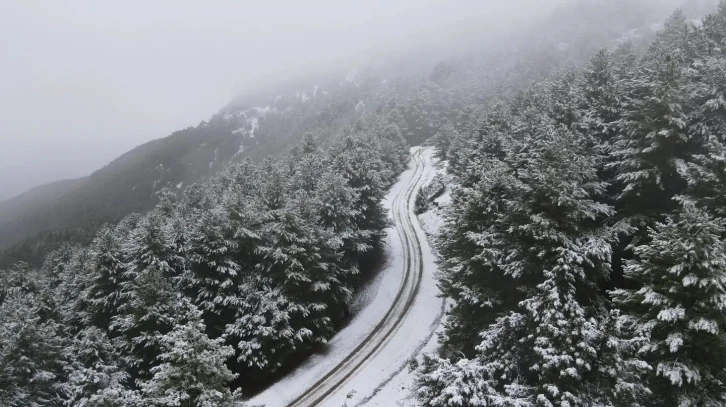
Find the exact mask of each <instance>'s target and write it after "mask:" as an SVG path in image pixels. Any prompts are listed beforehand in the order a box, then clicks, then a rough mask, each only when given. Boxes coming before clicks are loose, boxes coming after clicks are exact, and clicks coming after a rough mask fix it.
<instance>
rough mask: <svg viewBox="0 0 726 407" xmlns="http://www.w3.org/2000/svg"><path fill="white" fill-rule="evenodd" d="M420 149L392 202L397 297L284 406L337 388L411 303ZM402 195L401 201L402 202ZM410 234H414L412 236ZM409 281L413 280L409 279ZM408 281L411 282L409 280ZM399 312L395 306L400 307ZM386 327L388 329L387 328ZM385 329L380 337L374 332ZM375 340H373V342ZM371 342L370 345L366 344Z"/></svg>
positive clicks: (416, 273)
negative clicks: (400, 273) (400, 267)
mask: <svg viewBox="0 0 726 407" xmlns="http://www.w3.org/2000/svg"><path fill="white" fill-rule="evenodd" d="M422 152H423V149H419V150H418V151H416V152H415V153H413V154H412V159H413V162H414V165H415V172H414V174H413V175H412V177H411V179H410V180H409V182H408V183H407V186H406V188H404V189H403V190H402V192H401V193H399V194H398V195H397V196H396V198H395V200H394V202H393V205H392V210H391V215H392V217H393V220H394V223H395V224H396V229H397V230H398V234H399V238H400V239H401V242H402V243H403V246H404V247H405V250H404V269H405V270H406V271H405V275H404V278H403V283H402V284H401V287H400V289H399V291H398V293H397V294H396V298H395V300H394V302H393V304H392V305H391V307H390V308H389V310H388V312H387V313H386V315H385V316H384V317H383V319H382V320H381V321H380V322H379V323H378V325H376V327H375V328H374V329H373V331H372V332H371V333H370V334H369V335H368V336H367V337H366V338H365V340H363V341H362V342H361V343H360V344H359V345H358V346H357V347H356V348H355V349H354V350H353V351H352V352H351V353H350V354H349V355H348V356H346V358H345V359H343V361H341V362H340V363H339V364H338V365H336V366H335V367H334V368H333V369H331V370H330V371H329V372H328V373H327V374H326V375H325V376H323V377H322V378H321V379H320V380H318V381H317V382H316V383H315V384H313V385H312V386H311V387H310V388H308V389H307V390H306V391H305V392H304V393H303V394H301V395H300V396H298V397H297V398H296V399H295V400H293V401H292V402H291V403H289V404H287V407H302V406H307V407H313V406H317V405H319V404H321V403H322V402H323V401H324V400H325V399H326V398H327V397H328V396H330V395H331V394H332V393H333V392H335V391H336V390H338V389H339V388H340V387H341V386H342V385H343V384H344V383H345V382H346V381H347V380H348V379H349V378H350V377H351V376H352V375H353V374H355V373H356V372H358V371H359V369H360V367H361V366H363V365H364V364H365V363H366V361H368V360H369V359H370V358H371V357H373V356H374V355H375V354H376V353H378V351H379V350H380V349H381V347H382V346H383V345H384V344H385V343H386V342H387V341H388V339H389V338H390V337H391V336H392V335H393V334H394V333H395V332H396V331H397V330H398V328H399V327H400V325H401V322H402V321H403V319H404V317H405V316H406V313H407V311H408V310H409V309H410V308H411V306H412V305H413V302H414V300H415V299H416V295H417V294H418V291H419V287H420V285H421V280H422V274H423V261H422V249H421V242H420V240H419V237H418V234H417V233H416V231H415V229H414V227H413V224H412V216H413V206H414V199H412V198H414V193H415V192H416V191H417V190H418V188H420V183H421V179H422V177H423V174H424V170H425V166H424V161H423V158H422ZM401 199H403V202H401ZM411 236H412V237H413V238H411ZM411 281H412V282H411ZM410 282H411V283H410ZM407 291H410V292H409V293H408V297H407V298H406V301H405V303H402V301H403V297H404V294H405V293H406V292H407ZM401 305H403V308H402V309H400V310H399V311H398V312H396V311H397V308H399V307H401ZM386 328H387V329H386ZM381 333H384V335H383V336H382V337H380V338H377V335H379V334H381ZM374 341H375V342H374ZM371 344H373V347H372V348H371V349H368V347H369V346H370V345H371Z"/></svg>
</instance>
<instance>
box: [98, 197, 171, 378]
mask: <svg viewBox="0 0 726 407" xmlns="http://www.w3.org/2000/svg"><path fill="white" fill-rule="evenodd" d="M163 226H164V223H163V218H162V217H161V216H160V215H159V213H158V212H154V211H152V212H151V213H149V214H148V215H147V216H145V217H144V218H143V219H142V220H141V221H140V222H139V224H138V225H137V227H136V229H134V230H133V231H132V232H131V234H130V236H129V240H128V241H127V242H126V244H125V247H124V252H125V257H127V258H128V259H130V261H129V263H128V268H127V270H126V273H125V276H124V281H123V283H122V286H121V294H120V300H121V306H120V309H119V315H117V316H116V317H115V318H114V319H113V321H112V323H111V329H112V330H114V331H117V332H118V333H119V334H120V335H121V338H120V341H121V346H122V348H123V349H124V352H125V355H124V356H125V357H126V363H128V365H130V366H132V367H133V372H132V378H133V379H137V378H146V377H148V375H149V371H150V369H151V367H153V366H154V365H155V364H156V363H157V362H156V355H158V354H159V338H160V336H161V335H163V334H165V333H167V332H169V331H170V330H171V328H172V327H173V316H174V307H175V298H176V294H177V291H178V290H177V289H176V287H174V286H173V284H172V275H173V274H174V270H173V269H172V267H171V264H172V263H173V262H174V261H175V260H176V259H177V258H178V255H177V254H176V251H175V250H174V247H173V245H172V244H171V243H170V241H169V239H168V236H166V234H165V233H164V227H163Z"/></svg>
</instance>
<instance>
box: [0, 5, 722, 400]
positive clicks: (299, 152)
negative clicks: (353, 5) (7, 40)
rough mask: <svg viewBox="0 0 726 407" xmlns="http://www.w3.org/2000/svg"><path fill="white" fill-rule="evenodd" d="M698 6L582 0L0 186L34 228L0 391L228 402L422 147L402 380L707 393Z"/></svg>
mask: <svg viewBox="0 0 726 407" xmlns="http://www.w3.org/2000/svg"><path fill="white" fill-rule="evenodd" d="M706 3H707V2H704V3H698V2H696V3H690V8H685V9H684V10H679V11H676V12H675V13H673V14H671V15H670V17H668V18H667V20H665V23H663V24H658V25H656V26H652V25H651V24H652V23H655V22H657V21H659V19H662V17H665V16H664V14H666V15H667V13H664V10H665V9H668V10H669V11H668V12H671V11H672V10H673V9H675V5H676V4H675V2H674V4H672V5H671V4H670V2H669V3H668V4H665V3H663V2H654V1H643V2H629V1H614V2H611V1H604V0H603V1H578V2H574V3H572V4H569V5H564V6H562V7H560V8H559V9H558V10H556V11H555V12H554V13H553V14H552V15H550V16H549V17H547V18H543V19H542V20H541V21H539V22H538V23H537V24H534V25H533V26H531V27H529V28H526V29H525V28H522V30H521V31H517V30H513V31H515V32H514V33H512V34H511V35H510V36H509V37H507V41H503V42H499V43H489V41H487V39H482V41H481V43H482V45H480V46H479V47H478V48H476V49H474V50H469V51H468V52H467V53H466V54H465V55H463V56H461V55H457V56H452V55H448V56H447V57H446V58H442V57H441V55H440V54H438V53H437V54H435V55H436V56H435V57H434V56H429V57H428V58H427V59H421V60H415V61H409V62H407V63H405V64H404V63H402V64H401V65H395V64H392V65H389V66H386V67H380V66H372V67H368V68H363V69H360V70H359V71H357V72H356V73H355V75H350V77H347V78H345V79H343V80H341V79H340V78H336V79H335V80H330V81H329V82H328V83H326V84H325V86H323V85H319V84H316V85H312V86H308V85H310V84H307V85H306V86H307V87H306V88H304V90H303V91H301V89H302V88H296V87H292V88H289V89H285V90H286V92H284V94H283V95H280V94H277V92H271V93H270V94H265V95H262V96H260V95H256V96H254V97H252V96H250V97H247V98H245V97H240V98H237V99H235V100H234V101H232V102H231V103H230V104H229V105H228V106H226V107H224V108H223V109H222V110H221V111H220V113H219V114H217V115H215V116H213V117H212V118H210V120H209V121H205V122H202V123H200V125H199V126H196V127H191V128H188V129H184V130H181V131H179V132H176V133H174V134H173V135H171V136H170V137H168V138H167V139H163V140H160V141H157V142H153V143H150V144H149V145H145V146H141V147H139V148H138V149H135V150H133V151H131V152H129V153H128V154H127V155H124V156H123V157H121V158H120V159H119V160H117V161H115V162H114V163H111V164H110V165H109V166H108V167H106V168H105V169H104V170H103V171H101V172H99V173H98V174H95V175H94V176H92V177H91V178H90V180H88V183H82V182H81V183H70V184H63V185H57V186H56V187H57V188H59V190H62V193H59V194H58V195H56V192H57V191H56V190H55V189H54V190H53V191H51V192H52V193H51V192H48V190H43V191H36V193H33V194H30V195H27V196H25V197H23V199H20V200H18V201H13V202H12V205H11V206H12V207H11V206H7V205H6V206H0V217H2V215H3V214H5V216H7V217H6V219H11V220H12V222H9V223H5V224H3V225H4V226H7V228H5V229H3V231H4V232H2V233H5V234H6V236H11V235H12V236H15V235H14V233H15V232H17V231H18V230H21V231H22V232H23V233H26V232H27V234H26V235H27V236H31V237H29V238H28V239H26V240H24V241H22V242H21V243H19V244H15V245H12V246H10V247H9V248H8V249H7V250H4V251H3V252H1V253H0V269H1V270H0V321H2V323H0V405H3V406H5V405H7V406H13V407H15V406H28V405H37V406H88V407H90V406H99V407H100V406H104V407H107V406H118V407H132V406H139V407H140V406H180V405H183V406H232V405H234V403H235V402H236V401H238V400H239V399H240V398H241V397H244V396H246V395H249V394H252V393H254V392H255V391H257V390H259V389H261V388H263V387H264V386H266V385H268V384H270V383H271V382H273V381H274V380H275V379H277V378H279V377H281V376H282V375H284V374H286V373H288V372H289V370H290V369H291V368H293V367H294V366H296V364H297V363H299V362H300V361H301V360H303V359H304V358H305V357H307V356H309V355H310V354H311V353H313V352H315V351H317V350H319V349H321V348H323V347H324V346H325V344H326V343H327V342H328V341H329V340H330V339H331V338H332V337H333V335H335V333H336V332H338V330H339V329H340V328H341V327H342V326H343V325H344V324H345V323H346V321H347V320H348V319H349V318H350V310H349V306H350V301H351V297H352V295H353V293H355V291H356V290H357V289H358V288H360V286H361V284H363V282H364V281H365V280H366V279H367V278H369V276H370V274H371V273H373V272H375V270H376V267H377V266H378V262H379V261H380V259H381V256H382V245H383V243H382V242H383V238H384V236H385V229H386V228H387V227H388V226H389V225H388V221H387V216H388V214H387V213H386V211H385V210H384V209H383V207H382V205H381V201H382V199H383V198H384V196H385V194H386V191H387V189H388V188H389V187H390V186H391V185H392V184H393V183H394V182H395V180H396V178H397V177H398V175H399V174H400V173H401V172H402V171H403V170H404V169H405V168H406V165H407V162H408V159H409V148H410V146H413V145H418V144H421V143H424V142H427V143H431V144H433V145H434V146H435V147H436V150H437V155H438V157H439V158H440V159H442V160H446V161H447V162H448V170H449V172H450V173H451V174H452V175H453V176H454V177H455V182H456V187H455V191H454V193H453V203H452V206H451V207H450V208H449V209H448V212H447V219H446V224H445V225H444V227H443V230H442V234H441V237H440V239H439V241H437V242H436V246H437V249H438V252H439V255H440V257H441V261H440V264H439V270H440V271H439V275H438V278H439V281H440V287H441V289H442V292H443V294H444V295H445V296H446V297H448V298H451V299H452V300H453V306H452V308H451V309H450V310H449V311H448V313H447V316H446V320H445V326H444V332H443V335H442V336H441V338H440V339H441V344H442V347H441V349H440V351H439V352H438V353H437V354H433V355H428V356H427V357H426V359H425V362H424V363H423V364H422V366H420V367H419V369H418V370H417V372H416V377H417V379H416V380H417V388H418V392H417V397H418V400H419V402H420V403H422V404H424V405H429V406H452V405H454V406H535V405H538V406H539V405H542V406H578V405H581V406H637V405H642V406H670V405H679V406H719V405H724V404H726V399H724V391H723V388H724V386H725V384H724V381H726V377H724V375H725V374H726V370H725V369H726V359H724V358H725V356H724V354H725V353H724V351H726V349H724V347H725V346H724V345H725V344H726V341H725V340H724V337H723V330H724V329H726V326H725V325H724V324H725V323H726V319H724V316H723V315H724V306H725V305H724V300H725V299H726V289H725V288H724V284H726V253H725V252H724V250H723V247H722V246H723V238H724V236H725V235H724V233H725V230H726V223H725V222H726V221H725V220H724V216H726V201H724V198H723V196H724V194H723V188H724V185H726V184H725V182H726V178H724V170H725V169H726V168H725V167H724V166H725V165H726V164H724V151H726V150H725V149H724V143H725V142H726V141H724V140H723V137H724V134H726V119H725V118H726V111H725V110H724V109H726V102H724V98H723V95H724V92H726V88H725V86H726V62H725V59H724V49H725V48H724V47H726V45H725V44H724V41H726V4H724V3H723V2H722V3H721V5H719V6H718V8H716V9H715V11H714V8H713V7H711V8H710V9H708V10H709V11H710V12H711V14H709V15H707V16H706V17H704V18H703V19H700V20H697V21H693V18H694V17H696V16H700V15H702V14H703V11H704V10H705V9H704V7H705V5H706ZM670 6H673V7H672V8H669V7H670ZM699 13H700V14H699ZM604 47H605V48H604ZM404 67H405V69H404ZM295 86H297V84H296V85H295ZM295 91H297V93H296V92H295ZM323 92H325V93H323ZM264 157H267V158H264ZM84 182H86V181H84ZM442 187H445V186H442V185H433V186H430V187H429V188H428V189H427V191H425V193H426V194H428V197H429V198H430V197H431V196H435V194H437V193H439V191H440V190H441V188H442ZM66 188H67V189H66ZM58 196H61V198H59V200H56V198H57V197H58ZM89 197H94V199H95V200H94V201H93V202H91V201H87V200H88V199H90V198H89ZM36 200H37V202H35V201H36ZM28 202H35V203H37V204H38V205H37V206H35V205H33V206H27V207H26V206H25V205H26V204H27V203H28ZM79 202H80V203H87V205H85V206H82V207H81V208H85V211H84V210H81V211H80V212H78V211H79V209H78V208H79V206H77V204H78V203H79ZM425 206H426V202H420V203H419V202H417V210H419V211H423V210H425ZM8 208H10V209H8ZM49 208H56V209H58V211H57V212H53V211H50V209H49ZM66 210H68V211H66ZM3 211H5V212H3ZM36 213H37V214H42V216H40V218H37V219H36V218H35V215H34V214H36ZM8 214H10V215H8ZM16 214H22V215H23V216H22V217H21V216H17V217H16V216H15V215H16ZM69 214H70V215H73V216H70V215H69ZM28 219H30V220H28ZM31 220H32V222H31ZM26 221H27V223H26ZM36 221H37V222H36ZM3 225H0V226H3ZM40 230H45V232H43V233H41V234H39V235H33V234H34V233H35V232H38V231H40ZM31 232H32V233H31ZM0 234H1V233H0Z"/></svg>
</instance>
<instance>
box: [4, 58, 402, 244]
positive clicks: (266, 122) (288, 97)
mask: <svg viewBox="0 0 726 407" xmlns="http://www.w3.org/2000/svg"><path fill="white" fill-rule="evenodd" d="M381 75H385V73H384V71H382V70H381V69H378V68H371V69H369V70H367V71H364V72H351V73H350V74H348V75H346V76H343V77H342V78H341V79H339V80H338V79H336V80H334V81H328V83H320V84H317V83H305V84H303V85H301V84H299V83H293V84H287V85H286V86H285V87H278V88H276V89H274V88H273V90H271V91H269V92H268V93H267V94H266V95H265V94H262V95H257V96H251V97H245V98H242V97H241V98H238V99H236V100H235V101H233V102H232V103H230V104H229V105H228V106H226V107H225V108H223V109H222V110H221V111H220V112H219V113H218V114H216V115H214V116H213V117H212V118H210V119H209V121H203V122H201V123H200V124H199V125H198V126H196V127H188V128H186V129H183V130H179V131H176V132H174V133H173V134H171V135H170V136H168V137H165V138H161V139H157V140H153V141H151V142H148V143H146V144H143V145H141V146H138V147H136V148H134V149H133V150H131V151H129V152H127V153H125V154H123V155H122V156H120V157H119V158H117V159H115V160H114V161H112V162H111V163H109V164H108V165H106V166H105V167H103V168H102V169H100V170H98V171H96V172H94V173H93V174H91V175H90V176H88V177H85V178H82V179H78V180H73V181H61V182H57V183H53V184H48V185H44V186H40V187H37V188H34V189H33V190H31V191H29V192H27V193H25V194H22V195H20V196H18V197H16V198H13V199H10V200H8V201H6V202H2V203H0V249H1V248H5V247H8V246H9V245H12V244H13V243H15V242H18V241H19V240H22V239H23V238H27V237H29V236H33V235H36V234H37V233H40V232H42V231H46V230H55V229H65V228H75V227H79V226H82V225H85V224H88V223H99V222H104V221H114V220H117V219H119V218H121V217H123V216H125V215H127V214H129V213H133V212H144V211H146V210H148V209H150V208H151V207H153V205H154V204H155V203H156V195H157V192H159V191H160V190H161V189H163V188H172V189H179V190H181V189H183V188H184V187H185V186H187V185H190V184H193V183H195V182H199V181H201V180H204V179H206V178H208V177H209V176H210V175H213V174H215V173H216V172H218V171H219V170H221V169H222V168H224V167H225V166H226V165H227V164H228V163H229V162H231V161H233V160H241V159H244V158H250V159H252V160H255V161H259V160H262V159H263V158H265V157H267V156H269V155H277V154H280V153H283V152H285V151H287V150H289V148H290V147H291V146H293V145H294V144H296V143H297V142H298V141H299V140H300V137H301V136H302V135H303V134H305V133H306V132H314V133H315V134H316V137H317V138H318V139H320V140H321V141H325V140H326V139H328V138H330V137H331V136H332V135H333V134H335V133H336V132H339V131H340V130H341V129H342V128H343V127H344V126H346V125H350V124H352V123H353V122H354V121H355V120H356V119H357V118H359V117H361V116H362V115H363V113H364V111H365V110H366V109H368V108H369V107H371V106H374V105H375V103H376V99H377V98H378V99H381V95H383V94H385V93H395V94H402V92H403V89H401V84H402V83H403V81H398V82H394V81H391V82H388V81H385V80H381V79H379V77H380V76H381ZM410 80H411V79H409V81H410ZM408 88H411V86H408ZM278 92H279V93H278Z"/></svg>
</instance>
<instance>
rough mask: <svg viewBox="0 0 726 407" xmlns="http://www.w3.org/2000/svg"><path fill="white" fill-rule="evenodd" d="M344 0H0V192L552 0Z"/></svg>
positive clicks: (454, 39)
mask: <svg viewBox="0 0 726 407" xmlns="http://www.w3.org/2000/svg"><path fill="white" fill-rule="evenodd" d="M344 3H345V4H344ZM350 3H351V2H340V1H332V0H315V1H305V2H297V1H284V2H282V1H268V2H261V1H256V2H251V1H212V2H198V1H166V2H163V1H154V2H147V1H124V2H95V1H73V2H24V1H10V2H3V3H2V5H0V36H2V38H3V39H4V40H3V41H2V42H1V43H0V94H1V95H2V96H1V97H0V199H5V198H9V197H11V196H13V195H16V194H18V193H20V192H22V191H23V190H26V189H28V188H30V187H32V186H36V185H39V184H42V183H46V182H50V181H54V180H59V179H65V178H74V177H80V176H84V175H87V174H89V173H91V172H92V171H94V170H96V169H98V168H100V167H102V166H103V165H105V164H106V163H108V162H109V161H110V160H112V159H113V158H115V157H117V156H119V155H120V154H122V153H123V152H125V151H127V150H129V149H131V148H133V147H134V146H137V145H139V144H141V143H143V142H146V141H149V140H152V139H154V138H159V137H164V136H167V135H169V134H170V133H171V132H172V131H174V130H178V129H180V128H184V127H187V126H190V125H196V124H198V123H199V122H200V121H201V120H203V119H207V118H209V116H211V115H212V114H214V113H215V112H217V111H218V110H219V109H220V108H221V107H222V106H223V105H224V104H226V103H227V102H228V101H229V100H230V99H232V98H233V97H234V96H235V95H237V94H239V93H240V92H244V91H245V89H249V88H250V87H253V86H255V87H259V86H261V85H264V84H265V83H269V82H272V81H277V80H280V79H282V78H285V77H289V76H294V75H297V74H300V73H301V72H314V71H316V70H322V69H329V68H331V67H334V66H344V65H346V64H356V63H365V61H366V59H367V58H370V57H371V56H372V55H374V54H375V55H379V56H380V55H385V54H386V53H391V52H394V53H395V52H400V51H401V50H404V49H407V48H414V47H421V46H438V47H446V46H448V45H452V44H457V43H459V42H460V41H462V40H463V39H468V40H472V39H475V38H478V37H480V36H482V35H493V33H495V32H497V31H498V30H502V29H506V28H507V27H512V26H516V25H518V24H521V23H523V22H524V21H527V20H528V19H530V18H532V17H533V16H535V15H537V14H539V13H542V12H543V11H544V10H548V9H551V8H552V7H554V6H555V5H556V4H558V3H560V1H554V0H552V1H539V0H517V1H500V0H486V1H482V0H472V1H462V0H459V1H436V0H423V1H422V0H402V1H395V2H393V1H383V0H380V1H361V2H356V3H355V4H350Z"/></svg>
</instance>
